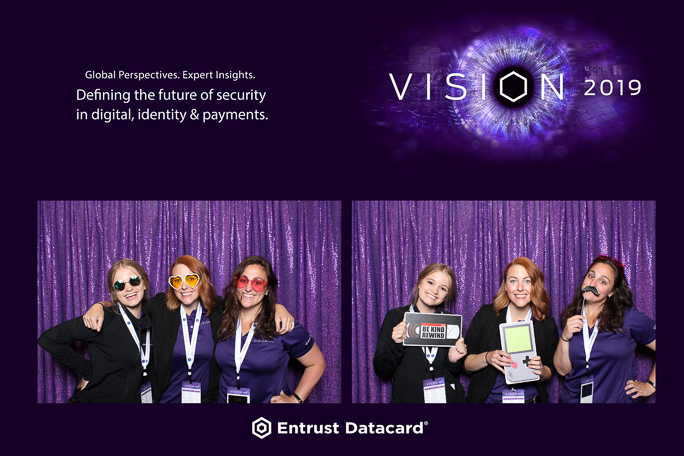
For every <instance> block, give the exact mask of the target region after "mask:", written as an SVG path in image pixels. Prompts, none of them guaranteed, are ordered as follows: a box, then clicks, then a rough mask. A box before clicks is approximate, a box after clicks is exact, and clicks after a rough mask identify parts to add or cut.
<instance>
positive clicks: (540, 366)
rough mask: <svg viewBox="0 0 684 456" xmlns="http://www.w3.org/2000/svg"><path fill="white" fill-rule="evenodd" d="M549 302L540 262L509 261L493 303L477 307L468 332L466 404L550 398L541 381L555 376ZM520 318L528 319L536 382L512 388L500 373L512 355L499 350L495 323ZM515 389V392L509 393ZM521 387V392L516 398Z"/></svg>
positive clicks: (555, 335)
mask: <svg viewBox="0 0 684 456" xmlns="http://www.w3.org/2000/svg"><path fill="white" fill-rule="evenodd" d="M550 304H551V303H550V300H549V296H548V293H547V292H546V288H545V287H544V274H543V273H542V271H541V269H539V266H537V265H536V264H535V263H534V262H533V261H532V260H530V259H529V258H525V257H520V258H516V259H515V260H513V261H511V262H510V263H508V265H507V266H506V267H505V268H504V272H503V278H502V281H501V286H500V287H499V290H498V291H497V293H496V295H495V296H494V299H493V301H492V304H488V305H484V306H482V307H481V308H480V310H479V311H478V312H477V314H475V317H473V321H472V322H471V323H470V327H469V328H468V333H467V334H466V343H467V344H468V348H469V351H470V353H471V354H469V355H468V357H467V358H466V360H465V368H466V370H467V371H468V372H469V373H471V375H472V377H471V379H470V386H469V389H468V402H488V403H502V402H504V401H508V400H509V399H511V400H512V399H514V398H518V400H520V401H521V402H527V403H539V402H542V403H543V402H548V401H549V393H548V391H547V390H546V388H545V387H544V385H543V384H542V383H543V382H546V381H547V380H549V379H550V378H551V376H552V375H553V372H554V366H553V355H554V352H555V350H556V346H557V345H558V328H557V326H556V321H555V320H554V319H553V317H551V316H550V315H549V314H548V313H549V308H550ZM518 321H532V327H533V330H534V340H535V345H536V349H537V356H534V357H533V358H532V359H531V360H530V361H529V364H528V365H527V367H528V368H530V369H531V370H532V372H533V373H534V374H535V375H538V376H539V380H537V381H531V382H526V383H517V384H515V385H513V386H514V388H512V387H511V386H509V385H507V383H506V378H505V377H504V372H505V368H506V367H511V366H512V365H513V362H512V360H511V355H510V353H507V352H506V351H504V350H502V344H501V333H500V330H499V326H500V325H502V324H505V323H511V322H518ZM516 390H517V395H516V394H513V393H515V392H516ZM521 391H522V392H523V393H522V394H523V395H522V396H518V395H519V394H520V392H521Z"/></svg>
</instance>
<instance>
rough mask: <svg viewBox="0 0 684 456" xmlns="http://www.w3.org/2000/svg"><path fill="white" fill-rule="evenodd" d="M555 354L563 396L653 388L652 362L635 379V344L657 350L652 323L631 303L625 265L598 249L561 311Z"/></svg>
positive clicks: (615, 396)
mask: <svg viewBox="0 0 684 456" xmlns="http://www.w3.org/2000/svg"><path fill="white" fill-rule="evenodd" d="M561 324H562V326H563V332H562V333H561V340H560V341H559V342H558V349H557V350H556V354H555V356H554V359H553V361H554V364H555V365H556V369H557V370H558V373H559V374H560V375H564V376H565V382H564V383H563V390H562V392H561V402H564V403H568V402H582V403H590V402H611V403H630V402H639V401H640V400H641V399H640V398H643V397H648V396H650V395H651V394H653V393H655V363H654V365H653V370H652V371H651V374H650V375H649V378H648V380H646V382H639V381H637V380H636V372H635V370H634V350H635V348H636V346H637V344H641V345H645V346H647V347H648V348H650V349H651V350H653V351H655V323H654V322H653V320H651V319H650V318H648V317H647V316H646V315H644V314H642V313H641V312H639V311H638V310H636V309H635V308H634V303H633V301H632V292H631V291H630V289H629V286H628V284H627V278H626V277H625V267H624V265H623V264H622V263H621V262H620V261H618V260H616V259H614V258H611V257H609V256H606V255H599V256H598V257H597V258H595V259H594V261H593V262H592V263H591V266H589V270H588V271H587V273H586V274H585V276H584V279H583V280H582V283H581V284H580V286H579V287H578V288H577V292H576V293H575V297H574V299H573V301H572V303H570V305H569V306H568V307H567V308H566V309H565V310H564V311H563V315H562V317H561Z"/></svg>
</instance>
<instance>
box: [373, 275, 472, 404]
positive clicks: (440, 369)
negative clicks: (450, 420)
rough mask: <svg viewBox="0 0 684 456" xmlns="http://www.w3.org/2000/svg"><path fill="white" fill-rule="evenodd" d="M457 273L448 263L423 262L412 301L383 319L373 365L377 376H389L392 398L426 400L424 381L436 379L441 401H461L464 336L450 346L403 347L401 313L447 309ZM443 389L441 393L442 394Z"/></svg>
mask: <svg viewBox="0 0 684 456" xmlns="http://www.w3.org/2000/svg"><path fill="white" fill-rule="evenodd" d="M455 293H456V276H455V275H454V271H453V269H451V267H450V266H447V265H446V264H442V263H433V264H430V265H428V266H426V267H425V268H424V269H423V270H422V271H421V272H420V274H418V280H417V282H416V284H415V286H414V287H413V290H412V292H411V303H410V304H409V305H407V306H404V307H399V308H397V309H392V310H390V311H389V312H388V313H387V315H386V316H385V320H384V321H383V322H382V328H381V329H380V335H379V337H378V345H377V347H376V349H375V356H374V358H373V368H374V369H375V373H376V374H377V376H378V377H380V378H382V379H385V380H387V379H391V380H392V402H417V403H420V402H426V394H425V392H424V384H425V381H430V380H432V381H433V382H435V381H436V382H437V383H436V384H437V385H438V388H439V391H440V397H441V398H442V399H443V400H442V402H464V401H465V393H464V392H463V386H462V385H461V382H460V381H459V380H458V372H459V371H460V370H461V366H462V364H463V362H462V361H461V359H462V358H463V356H465V354H466V346H465V344H464V342H463V338H460V339H459V340H458V342H456V345H455V346H453V347H450V348H445V347H406V346H404V345H403V341H404V339H406V322H405V321H404V314H406V313H407V312H419V313H436V312H438V313H447V312H445V311H444V307H445V305H446V304H447V303H450V302H451V301H452V300H453V299H454V295H455ZM441 393H443V394H441Z"/></svg>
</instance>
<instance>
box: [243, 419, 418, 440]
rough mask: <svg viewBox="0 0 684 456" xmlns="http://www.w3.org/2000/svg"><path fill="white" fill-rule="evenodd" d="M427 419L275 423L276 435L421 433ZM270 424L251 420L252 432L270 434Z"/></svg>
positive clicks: (254, 433)
mask: <svg viewBox="0 0 684 456" xmlns="http://www.w3.org/2000/svg"><path fill="white" fill-rule="evenodd" d="M427 424H428V422H427V421H419V422H418V423H416V424H375V423H365V424H359V423H354V422H353V421H346V422H345V423H342V424H340V423H327V424H307V423H288V422H286V421H279V422H277V423H276V434H278V435H296V434H300V435H302V434H303V435H312V434H319V435H326V434H327V435H331V434H333V435H334V434H337V435H339V434H345V435H349V434H423V431H424V428H425V426H427ZM272 427H273V426H272V424H271V422H270V421H269V420H267V419H266V418H264V417H263V416H262V417H261V418H258V419H256V420H254V421H252V434H253V435H254V436H256V437H258V438H260V439H264V438H266V437H268V436H269V435H271V433H272V430H273V429H272Z"/></svg>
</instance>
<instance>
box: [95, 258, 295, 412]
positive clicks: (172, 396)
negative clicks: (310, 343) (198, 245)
mask: <svg viewBox="0 0 684 456" xmlns="http://www.w3.org/2000/svg"><path fill="white" fill-rule="evenodd" d="M169 272H170V274H169V279H168V284H169V287H168V289H167V291H166V293H158V294H157V295H156V296H154V297H153V298H152V299H150V300H149V301H148V302H147V303H146V305H145V312H146V313H147V314H148V315H149V317H150V319H151V320H152V322H153V323H154V331H155V338H154V344H155V360H154V363H153V365H152V366H151V369H150V370H151V372H152V375H151V380H152V398H153V400H154V402H176V403H178V402H195V403H197V402H211V401H212V397H213V401H214V402H215V401H216V395H217V392H216V391H217V389H218V382H219V371H218V367H217V365H216V363H215V362H214V358H213V356H214V346H215V344H216V342H217V341H218V337H217V334H218V328H219V325H220V324H221V314H222V313H223V309H224V305H223V300H222V299H221V298H220V297H219V296H216V292H215V290H214V285H213V284H212V283H211V273H210V272H209V269H208V268H207V267H206V266H205V265H204V263H203V262H202V261H200V260H199V259H198V258H195V257H194V256H190V255H183V256H181V257H179V258H178V259H177V260H176V261H175V262H174V263H173V264H172V265H171V268H170V271H169ZM108 304H109V303H103V305H108ZM276 306H277V307H278V308H279V309H280V310H281V311H282V319H283V320H284V324H283V328H282V329H280V331H281V332H288V331H289V330H290V329H291V328H292V327H293V326H294V319H293V318H292V316H291V315H290V314H289V313H288V312H287V310H286V309H285V308H284V307H283V306H281V305H279V304H277V305H276ZM101 311H102V308H100V306H93V307H92V308H91V310H89V311H88V313H86V315H85V316H84V321H86V322H87V323H86V324H87V325H92V326H93V327H96V326H97V321H98V319H99V317H100V315H101ZM91 316H92V320H91V318H90V317H91Z"/></svg>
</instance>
